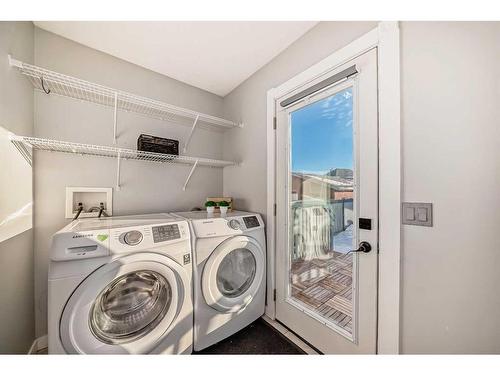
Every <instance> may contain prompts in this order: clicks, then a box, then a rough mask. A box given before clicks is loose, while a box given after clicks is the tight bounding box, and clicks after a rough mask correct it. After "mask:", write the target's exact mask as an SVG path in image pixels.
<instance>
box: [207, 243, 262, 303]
mask: <svg viewBox="0 0 500 375" xmlns="http://www.w3.org/2000/svg"><path fill="white" fill-rule="evenodd" d="M256 269H257V263H256V262H255V257H254V256H253V254H252V252H251V251H250V250H248V249H235V250H233V251H231V252H230V253H229V254H227V255H226V256H225V257H224V259H222V262H221V263H220V266H219V269H218V270H217V288H219V291H220V292H221V293H222V295H223V296H225V297H229V298H236V297H239V296H241V295H242V294H243V293H245V292H246V291H247V289H248V288H250V285H252V282H253V280H254V278H255V271H256Z"/></svg>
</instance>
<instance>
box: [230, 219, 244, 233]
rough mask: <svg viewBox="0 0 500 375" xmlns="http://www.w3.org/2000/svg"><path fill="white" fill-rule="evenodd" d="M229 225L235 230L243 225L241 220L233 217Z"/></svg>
mask: <svg viewBox="0 0 500 375" xmlns="http://www.w3.org/2000/svg"><path fill="white" fill-rule="evenodd" d="M228 225H229V227H230V228H232V229H234V230H238V229H240V228H241V225H240V222H239V221H238V220H236V219H232V220H230V221H229V223H228Z"/></svg>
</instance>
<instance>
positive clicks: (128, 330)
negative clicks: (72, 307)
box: [90, 271, 172, 344]
mask: <svg viewBox="0 0 500 375" xmlns="http://www.w3.org/2000/svg"><path fill="white" fill-rule="evenodd" d="M171 301H172V290H171V287H170V284H169V282H168V281H167V280H166V279H165V278H164V277H163V276H162V275H160V274H159V273H157V272H154V271H136V272H131V273H127V274H125V275H123V276H120V277H119V278H117V279H116V280H114V281H113V282H112V283H110V284H109V285H108V286H107V287H106V288H104V290H103V291H102V292H101V293H100V294H99V296H97V298H96V301H95V302H94V305H93V306H92V309H91V311H90V328H91V330H92V333H93V334H94V336H96V337H97V338H98V339H99V340H101V341H103V342H105V343H108V344H122V343H124V342H129V341H133V340H136V339H138V338H140V337H142V336H144V335H145V334H147V333H148V332H150V331H151V330H152V329H153V328H154V327H156V326H157V325H158V323H160V321H161V320H162V319H163V317H164V316H165V314H166V313H167V311H168V308H169V306H170V303H171Z"/></svg>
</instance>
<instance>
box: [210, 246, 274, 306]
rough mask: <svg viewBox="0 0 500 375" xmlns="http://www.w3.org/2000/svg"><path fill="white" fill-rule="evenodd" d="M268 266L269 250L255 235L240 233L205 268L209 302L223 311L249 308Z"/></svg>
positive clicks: (216, 251) (213, 254) (212, 257)
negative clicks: (241, 234) (253, 236)
mask: <svg viewBox="0 0 500 375" xmlns="http://www.w3.org/2000/svg"><path fill="white" fill-rule="evenodd" d="M265 267H266V255H265V251H264V249H262V247H261V246H260V244H259V243H258V242H257V241H256V240H255V239H254V238H252V237H247V236H236V237H232V238H229V239H227V240H225V241H223V242H222V243H221V244H220V245H219V246H217V248H216V249H215V250H214V251H213V253H212V254H211V255H210V257H209V258H208V260H207V262H206V263H205V267H204V268H203V275H202V291H203V296H204V298H205V301H206V303H207V304H208V305H209V306H211V307H213V308H214V309H216V310H218V311H221V312H236V311H238V310H241V309H243V308H245V307H246V306H247V305H248V304H249V303H250V302H251V301H252V299H253V297H254V296H255V294H256V293H257V291H258V290H259V287H260V286H261V284H262V282H263V278H264V274H265Z"/></svg>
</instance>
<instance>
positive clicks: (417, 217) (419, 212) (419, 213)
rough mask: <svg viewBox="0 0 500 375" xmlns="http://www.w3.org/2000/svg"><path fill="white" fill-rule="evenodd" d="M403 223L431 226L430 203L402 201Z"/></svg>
mask: <svg viewBox="0 0 500 375" xmlns="http://www.w3.org/2000/svg"><path fill="white" fill-rule="evenodd" d="M402 210H403V212H402V215H401V217H402V218H403V224H407V225H421V226H424V227H432V203H420V202H403V205H402Z"/></svg>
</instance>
